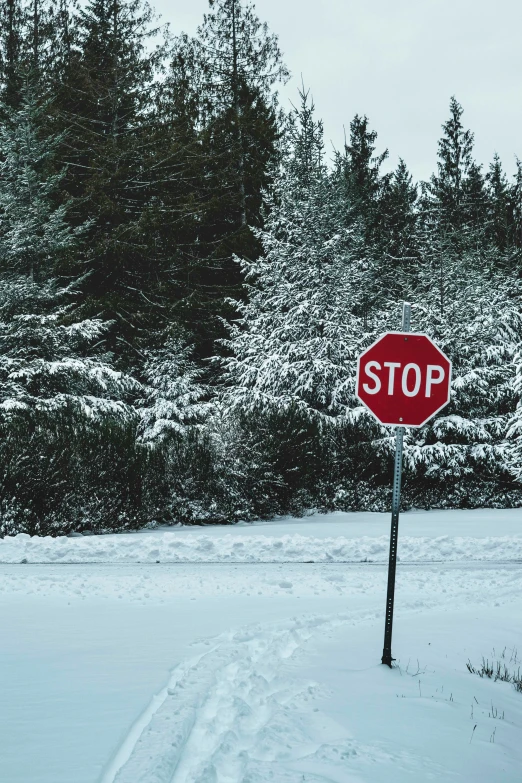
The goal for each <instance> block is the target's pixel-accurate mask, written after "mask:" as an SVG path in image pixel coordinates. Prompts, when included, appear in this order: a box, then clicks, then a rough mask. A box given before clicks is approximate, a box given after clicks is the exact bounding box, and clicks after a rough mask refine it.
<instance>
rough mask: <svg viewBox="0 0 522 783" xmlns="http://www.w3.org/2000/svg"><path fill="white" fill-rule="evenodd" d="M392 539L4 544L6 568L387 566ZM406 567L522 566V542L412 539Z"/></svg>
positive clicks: (0, 554) (98, 539) (164, 535)
mask: <svg viewBox="0 0 522 783" xmlns="http://www.w3.org/2000/svg"><path fill="white" fill-rule="evenodd" d="M388 551H389V537H388V536H387V535H383V536H379V537H375V538H373V537H369V536H364V537H361V538H345V537H344V536H337V537H335V538H316V537H312V536H303V535H300V534H294V535H283V536H270V535H251V534H250V535H246V536H243V535H237V534H234V535H231V534H230V533H227V534H223V535H221V536H219V537H217V536H215V535H212V536H211V535H207V534H205V533H200V534H194V535H191V536H180V535H178V534H177V533H176V532H161V533H159V532H156V533H155V534H150V535H120V536H116V535H111V536H91V537H78V538H67V537H65V536H64V537H59V538H52V537H50V536H47V537H43V538H40V537H37V536H33V537H31V536H28V535H25V534H20V535H17V536H13V537H9V536H7V537H6V538H4V539H3V540H0V562H1V563H23V562H27V563H157V562H160V563H308V562H309V563H361V562H371V563H384V562H386V561H387V559H388ZM399 559H400V560H401V561H402V562H406V563H411V562H437V561H445V562H447V561H457V562H461V561H469V560H475V561H476V560H480V561H490V562H508V561H511V562H512V561H522V537H518V536H501V537H487V538H471V537H462V536H459V537H450V536H438V537H434V538H433V537H412V536H403V537H402V538H400V541H399Z"/></svg>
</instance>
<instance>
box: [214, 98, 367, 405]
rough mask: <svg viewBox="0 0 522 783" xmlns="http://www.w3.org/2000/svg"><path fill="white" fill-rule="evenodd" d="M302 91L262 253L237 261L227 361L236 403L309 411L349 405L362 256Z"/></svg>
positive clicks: (262, 238) (359, 324)
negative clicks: (242, 291)
mask: <svg viewBox="0 0 522 783" xmlns="http://www.w3.org/2000/svg"><path fill="white" fill-rule="evenodd" d="M301 98H302V100H301V107H300V109H299V111H298V112H297V117H296V118H295V119H296V122H295V123H294V124H293V126H292V144H291V147H292V152H291V154H290V158H289V160H288V161H287V164H286V166H285V168H284V170H283V171H282V172H281V174H280V177H279V179H278V182H277V184H276V186H275V188H274V191H273V193H272V194H271V195H270V196H269V198H268V203H267V208H268V217H267V220H266V224H265V228H264V229H263V230H261V231H259V232H258V236H259V239H260V241H261V243H262V246H263V255H262V257H261V258H260V259H259V260H257V261H250V260H247V259H243V260H242V262H241V264H242V268H243V270H244V272H245V275H246V279H247V283H248V284H247V294H248V301H247V302H246V303H244V304H242V303H241V302H236V306H237V307H238V309H239V312H240V314H241V317H240V320H239V321H237V322H236V323H234V324H233V325H232V327H231V337H230V340H228V341H227V347H228V349H229V350H230V351H231V353H232V356H231V357H230V358H227V359H225V360H224V363H225V366H226V373H227V378H228V380H229V383H230V384H231V387H230V391H229V393H228V396H227V401H228V402H229V403H230V404H231V405H232V406H233V407H234V406H238V407H239V408H241V409H244V410H250V411H255V410H258V409H259V410H262V409H264V408H271V409H277V410H280V411H285V410H292V409H297V410H300V411H302V412H303V413H304V414H305V415H306V416H308V417H310V418H311V419H314V418H315V417H319V418H322V417H327V418H328V417H335V416H340V415H342V414H344V412H345V410H346V406H350V405H351V400H352V396H353V391H354V389H353V384H354V377H353V372H351V371H350V368H353V367H354V366H355V359H356V353H357V350H358V347H359V346H360V343H361V339H362V337H361V334H362V331H363V330H362V328H361V327H362V320H361V317H360V315H359V316H358V315H356V313H357V311H358V310H359V311H360V296H361V291H360V288H361V286H359V287H358V285H357V283H358V282H359V280H360V278H361V277H362V276H363V274H364V269H365V263H364V250H363V244H362V238H361V232H360V229H359V227H358V225H357V224H354V225H352V226H349V227H347V226H345V225H344V224H343V214H342V210H341V209H340V208H339V207H340V204H339V200H338V194H337V190H336V188H335V187H332V184H331V181H330V177H329V175H328V172H327V169H326V167H325V164H324V155H323V146H322V128H321V126H320V124H318V123H317V122H316V121H315V119H314V116H313V105H311V104H310V103H309V101H308V97H307V95H306V94H304V93H303V94H302V96H301Z"/></svg>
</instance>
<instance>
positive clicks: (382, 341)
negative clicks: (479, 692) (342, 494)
mask: <svg viewBox="0 0 522 783" xmlns="http://www.w3.org/2000/svg"><path fill="white" fill-rule="evenodd" d="M410 319H411V305H410V304H408V303H407V302H405V303H404V305H403V312H402V331H401V332H387V333H386V334H384V335H382V336H381V337H380V338H379V339H378V340H377V341H376V342H375V343H374V344H373V345H371V346H370V347H369V348H368V349H367V350H366V351H365V352H364V353H363V354H362V355H361V356H360V357H359V361H358V365H357V390H356V394H357V397H358V398H359V399H360V400H361V402H363V403H364V405H366V407H367V408H368V409H369V410H370V411H371V413H372V414H373V415H374V416H375V418H376V419H377V420H378V421H379V422H380V423H381V424H385V425H389V426H392V427H395V428H396V437H395V466H394V472H393V494H392V519H391V534H390V563H389V568H388V593H387V597H386V620H385V628H384V648H383V652H382V662H383V664H386V665H387V666H389V667H390V668H391V665H392V661H393V660H394V659H393V658H392V652H391V643H392V630H393V607H394V601H395V571H396V568H397V544H398V538H399V511H400V502H401V476H402V450H403V440H404V428H405V427H406V426H408V427H422V426H423V425H424V424H425V423H426V422H427V421H429V420H430V419H431V418H432V417H433V416H435V414H436V413H438V412H439V411H440V410H442V408H444V407H445V406H446V405H447V404H448V403H449V401H450V384H451V362H450V360H449V359H448V357H447V356H445V354H443V353H442V351H441V350H440V348H438V347H437V346H436V345H435V343H434V342H433V341H432V340H431V339H430V338H429V337H428V336H427V335H425V334H417V333H413V332H410Z"/></svg>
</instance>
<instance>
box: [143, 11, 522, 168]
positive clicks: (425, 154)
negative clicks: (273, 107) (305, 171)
mask: <svg viewBox="0 0 522 783" xmlns="http://www.w3.org/2000/svg"><path fill="white" fill-rule="evenodd" d="M151 4H152V5H153V6H154V7H155V8H156V10H157V11H158V12H159V13H160V14H161V15H162V18H163V20H164V21H168V22H170V25H171V30H172V32H173V33H174V34H177V33H178V32H181V31H185V32H187V33H189V34H190V33H193V32H194V31H195V29H196V27H197V25H198V24H199V23H200V21H201V19H202V17H203V13H204V12H205V10H206V9H207V7H208V2H207V0H151ZM255 5H256V9H257V13H258V16H259V17H260V18H261V20H262V21H266V22H268V24H269V26H270V29H271V30H272V31H273V32H275V33H277V34H278V36H279V42H280V46H281V49H282V51H283V52H284V56H285V62H286V64H287V65H288V67H289V68H290V70H291V72H292V79H291V81H290V82H289V84H288V85H287V86H286V87H285V88H284V89H283V90H282V91H281V94H282V96H283V98H284V101H283V103H285V104H286V103H287V101H288V100H292V101H293V102H295V101H296V99H297V89H298V86H299V85H300V83H301V75H302V77H303V79H304V83H305V86H307V87H309V88H310V90H311V93H312V95H313V97H314V101H315V104H316V107H317V113H318V116H320V117H322V119H323V120H324V124H325V136H326V141H327V148H328V142H329V141H330V140H331V141H332V142H333V143H334V144H335V145H336V146H337V147H340V146H341V145H342V143H343V137H344V132H343V125H344V126H346V128H347V130H348V127H349V124H350V120H351V119H352V118H353V116H354V114H356V113H359V114H367V115H368V117H369V119H370V125H371V127H372V129H375V130H376V131H377V132H378V134H379V137H378V147H377V151H378V152H380V151H382V149H383V148H385V147H388V149H389V151H390V165H391V166H392V167H395V165H396V163H397V160H398V158H399V156H401V157H403V158H404V159H405V160H406V163H407V164H408V166H409V168H410V170H411V171H412V173H413V175H414V176H415V177H416V178H418V179H423V178H427V177H428V176H429V175H430V173H431V172H432V171H433V170H434V167H435V163H436V154H437V140H438V138H439V136H440V126H441V124H442V123H443V122H444V121H445V120H446V119H447V116H448V106H449V100H450V97H451V95H453V94H454V95H455V96H456V97H457V100H458V101H459V102H460V103H461V104H462V105H463V107H464V117H463V121H464V123H465V125H466V127H469V128H470V129H471V130H472V131H474V133H475V156H476V158H477V160H478V161H479V162H480V163H483V164H485V165H486V166H487V164H488V163H489V162H490V161H491V159H492V157H493V153H494V152H495V151H497V152H498V154H499V155H500V157H501V158H502V161H503V163H504V167H505V169H506V171H507V172H508V173H509V174H510V175H511V174H512V173H513V172H514V170H515V155H518V156H519V157H522V42H521V30H522V2H520V0H373V2H371V3H370V2H369V0H257V2H256V3H255Z"/></svg>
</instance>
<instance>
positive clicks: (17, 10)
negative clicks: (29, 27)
mask: <svg viewBox="0 0 522 783" xmlns="http://www.w3.org/2000/svg"><path fill="white" fill-rule="evenodd" d="M23 24H24V10H23V6H22V2H21V0H5V2H3V3H2V4H1V5H0V85H1V92H0V99H1V101H2V103H3V104H4V105H7V106H10V107H14V106H16V105H17V104H18V100H19V93H20V88H21V85H22V67H21V66H22V56H23Z"/></svg>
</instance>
